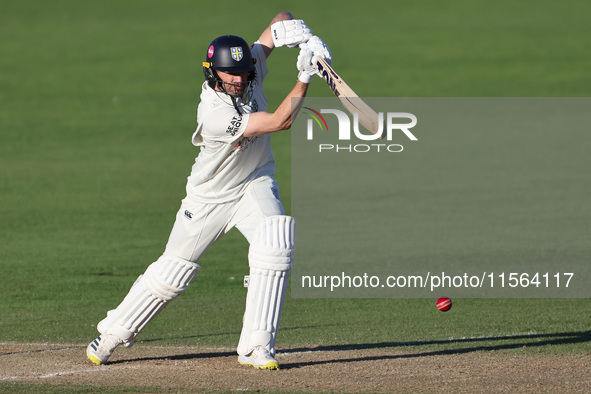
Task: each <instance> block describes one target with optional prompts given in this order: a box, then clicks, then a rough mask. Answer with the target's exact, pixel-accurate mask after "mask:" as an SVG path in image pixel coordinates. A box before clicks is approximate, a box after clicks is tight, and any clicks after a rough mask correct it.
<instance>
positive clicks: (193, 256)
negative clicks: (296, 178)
mask: <svg viewBox="0 0 591 394" xmlns="http://www.w3.org/2000/svg"><path fill="white" fill-rule="evenodd" d="M284 214H285V212H284V208H283V205H282V204H281V201H280V199H279V193H278V187H277V183H276V182H275V180H274V179H273V178H271V177H262V178H260V179H258V180H256V181H253V182H252V183H251V184H250V185H249V186H248V188H247V190H246V192H245V194H244V195H243V196H242V198H240V199H239V200H235V201H231V202H228V203H223V204H204V203H200V202H196V201H194V200H192V199H191V198H189V197H187V198H185V199H184V200H183V201H182V203H181V207H180V209H179V211H178V212H177V215H176V221H175V223H174V226H173V228H172V231H171V233H170V237H169V239H168V243H167V245H166V249H165V251H164V255H168V256H175V257H179V258H181V259H184V260H188V261H191V262H196V261H197V260H199V258H200V257H201V256H203V254H204V253H205V252H206V251H207V249H209V247H210V246H212V245H213V244H214V243H215V242H216V241H217V240H218V239H220V237H221V236H222V235H224V234H226V233H227V232H228V231H230V230H231V229H232V228H233V227H236V228H237V229H238V230H239V231H240V232H241V233H242V234H243V235H244V237H245V238H246V239H247V240H248V242H249V243H250V241H251V239H252V235H253V233H254V231H255V229H256V228H257V227H258V226H259V225H260V224H261V223H262V222H263V221H264V219H265V218H267V217H269V216H273V215H284Z"/></svg>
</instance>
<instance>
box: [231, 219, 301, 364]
mask: <svg viewBox="0 0 591 394" xmlns="http://www.w3.org/2000/svg"><path fill="white" fill-rule="evenodd" d="M295 235H296V225H295V219H294V218H292V217H290V216H285V215H277V216H270V217H268V218H266V219H265V220H264V222H263V223H262V224H261V225H260V226H259V227H258V228H257V230H256V231H255V234H254V235H253V238H252V243H251V245H250V250H249V254H248V259H249V265H250V283H249V285H248V294H247V296H246V310H245V312H244V322H243V327H242V334H241V336H240V342H239V344H238V353H239V354H248V353H250V352H251V351H252V349H253V348H254V347H255V346H264V347H266V348H267V350H268V351H269V352H270V353H271V354H272V355H274V354H275V338H276V335H277V329H278V326H279V319H280V317H281V309H282V308H283V301H284V299H285V292H286V290H287V283H288V278H289V271H290V269H291V263H292V260H293V254H294V252H295Z"/></svg>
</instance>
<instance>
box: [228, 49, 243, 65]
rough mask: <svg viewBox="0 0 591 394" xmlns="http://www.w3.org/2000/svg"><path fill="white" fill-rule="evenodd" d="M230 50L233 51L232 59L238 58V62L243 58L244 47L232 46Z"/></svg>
mask: <svg viewBox="0 0 591 394" xmlns="http://www.w3.org/2000/svg"><path fill="white" fill-rule="evenodd" d="M230 52H232V59H234V60H236V61H237V62H239V61H240V60H242V56H243V53H242V47H232V48H230Z"/></svg>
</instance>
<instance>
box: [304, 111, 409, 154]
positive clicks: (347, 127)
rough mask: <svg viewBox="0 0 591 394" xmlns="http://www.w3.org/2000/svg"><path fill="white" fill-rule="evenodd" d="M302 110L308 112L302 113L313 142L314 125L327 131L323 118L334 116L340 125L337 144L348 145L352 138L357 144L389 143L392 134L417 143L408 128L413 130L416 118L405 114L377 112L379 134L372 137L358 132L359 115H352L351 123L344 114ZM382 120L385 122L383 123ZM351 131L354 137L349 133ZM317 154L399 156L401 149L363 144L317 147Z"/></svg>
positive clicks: (309, 137) (383, 145) (398, 146)
mask: <svg viewBox="0 0 591 394" xmlns="http://www.w3.org/2000/svg"><path fill="white" fill-rule="evenodd" d="M304 109H306V110H308V111H311V112H307V111H304V114H307V115H309V116H310V117H311V119H308V122H307V130H306V131H307V133H306V135H307V140H313V139H314V128H315V126H314V124H315V123H316V125H317V126H318V128H319V129H320V130H321V131H322V130H326V131H328V124H327V122H326V120H325V119H324V116H322V114H332V115H335V116H336V118H337V121H338V124H339V128H338V133H337V135H336V137H337V139H338V141H339V142H345V141H351V140H352V137H353V136H354V137H355V139H356V140H362V141H376V142H377V140H383V139H385V140H386V141H392V139H393V134H394V133H395V132H401V133H402V134H403V135H405V136H406V137H407V138H408V139H409V140H411V141H418V139H417V137H415V136H414V134H413V133H412V132H411V131H410V129H411V128H413V127H414V126H416V124H417V117H416V116H415V115H413V114H411V113H408V112H388V113H386V114H384V113H383V112H380V113H379V114H378V117H379V120H378V122H379V124H380V126H379V130H378V132H377V133H375V134H364V133H361V132H360V130H359V115H358V114H357V113H355V114H354V115H353V121H351V119H350V118H349V115H348V114H346V113H345V112H343V111H340V110H337V109H321V110H320V111H315V110H313V109H312V108H309V107H304ZM384 118H385V120H386V121H385V122H384ZM351 131H353V133H351ZM318 149H319V152H323V151H331V150H332V151H333V152H357V153H363V152H370V151H377V152H386V151H387V152H402V150H403V149H404V147H403V146H402V145H400V144H385V143H365V144H347V145H342V144H340V145H339V144H320V145H319V146H318Z"/></svg>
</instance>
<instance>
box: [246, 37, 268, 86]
mask: <svg viewBox="0 0 591 394" xmlns="http://www.w3.org/2000/svg"><path fill="white" fill-rule="evenodd" d="M250 54H251V55H252V57H253V58H254V59H256V63H255V65H254V66H255V69H256V71H257V78H258V79H259V80H260V81H261V82H262V80H263V79H264V78H265V76H266V75H267V74H268V73H269V69H268V68H267V57H266V56H265V51H264V50H263V46H262V45H261V43H260V42H259V41H256V42H255V43H254V44H252V46H251V47H250Z"/></svg>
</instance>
